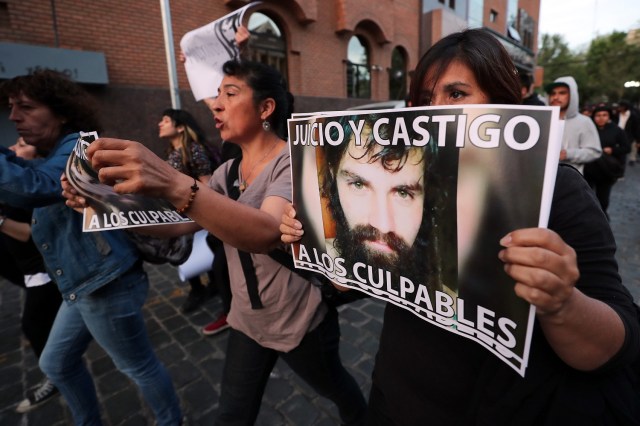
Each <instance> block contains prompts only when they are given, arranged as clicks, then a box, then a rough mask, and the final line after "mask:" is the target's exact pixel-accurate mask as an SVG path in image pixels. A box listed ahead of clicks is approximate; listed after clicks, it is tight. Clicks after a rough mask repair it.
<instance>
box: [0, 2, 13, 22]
mask: <svg viewBox="0 0 640 426" xmlns="http://www.w3.org/2000/svg"><path fill="white" fill-rule="evenodd" d="M10 27H11V21H10V20H9V6H8V5H7V2H6V1H0V28H10Z"/></svg>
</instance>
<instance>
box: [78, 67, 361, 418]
mask: <svg viewBox="0 0 640 426" xmlns="http://www.w3.org/2000/svg"><path fill="white" fill-rule="evenodd" d="M223 71H224V73H225V77H224V79H223V80H222V83H221V85H220V88H219V91H218V97H217V98H216V99H215V100H214V101H213V102H212V104H211V105H210V107H211V109H212V111H213V114H214V120H215V126H216V128H217V129H218V130H219V131H220V136H221V137H222V139H223V140H225V141H229V142H233V143H235V144H237V145H238V146H240V148H241V150H242V159H241V161H240V163H239V167H238V178H237V179H235V180H234V182H229V185H228V184H227V177H228V173H229V170H230V167H231V162H228V163H225V164H224V165H222V166H221V167H220V168H218V169H217V170H216V172H215V173H214V175H213V177H212V178H211V180H210V182H209V187H207V186H205V185H203V184H201V183H199V182H198V181H197V180H195V179H192V178H190V177H189V176H187V175H184V174H181V173H179V172H178V171H176V170H174V169H173V168H171V167H170V166H169V165H168V164H167V163H165V162H163V161H162V160H160V159H159V158H158V157H156V156H155V155H154V154H153V153H151V151H149V150H148V149H147V148H145V147H144V146H142V145H141V144H138V143H136V142H130V141H122V140H114V139H99V140H97V141H96V142H94V143H92V144H91V146H90V148H89V149H88V150H87V154H88V155H89V158H91V159H92V162H93V165H94V167H96V168H97V169H100V178H101V179H104V180H105V181H109V182H114V181H117V182H118V183H117V184H116V185H115V186H114V189H115V190H116V191H117V192H121V193H131V192H136V193H143V194H146V195H150V196H155V197H161V198H165V199H167V200H168V201H170V202H171V203H172V204H173V205H174V206H176V208H177V210H178V211H179V212H181V213H185V214H187V215H189V217H191V219H193V220H194V221H195V222H196V223H197V225H196V223H186V224H179V225H169V226H162V227H156V228H157V229H156V230H154V234H163V235H168V234H173V235H177V234H180V233H186V232H194V231H195V230H197V229H198V228H199V227H200V226H202V227H204V228H205V229H207V230H208V231H209V232H210V233H212V234H213V235H215V236H216V237H218V238H219V239H220V240H221V241H223V242H224V246H225V251H226V254H227V260H228V263H229V273H230V278H231V290H232V294H233V298H232V305H231V311H230V312H229V316H228V319H227V321H228V322H229V324H230V326H231V331H230V334H229V339H228V347H227V357H226V362H225V367H224V373H223V378H222V385H221V388H222V391H221V396H220V409H219V413H218V419H217V422H216V424H219V425H223V424H231V423H233V424H253V423H254V422H255V420H256V418H257V415H258V412H259V409H260V402H261V399H262V394H263V392H264V388H265V386H266V383H267V380H268V378H269V373H270V372H271V370H272V369H273V366H274V365H275V362H276V361H277V359H278V357H282V359H283V360H284V361H285V362H287V364H289V366H290V367H291V368H292V369H293V370H294V371H295V372H296V373H297V374H298V375H299V376H300V377H302V378H303V379H304V380H305V381H306V382H307V383H308V384H309V385H310V386H311V387H312V388H313V389H315V390H316V391H317V392H318V393H319V394H320V395H322V396H325V397H327V398H329V399H330V400H331V401H333V402H334V403H335V404H336V406H337V407H338V410H339V413H340V417H341V421H342V423H344V424H361V423H363V421H364V412H365V408H366V403H365V400H364V397H363V395H362V392H361V391H360V389H359V387H358V385H357V383H356V382H355V380H354V379H353V377H352V376H351V375H350V374H349V373H348V372H347V371H346V370H345V368H344V367H343V365H342V362H341V360H340V355H339V341H340V327H339V324H338V316H337V312H336V310H335V308H329V307H327V306H326V305H325V304H324V303H323V302H322V297H321V294H320V291H319V290H318V288H317V287H314V286H312V285H311V284H310V283H309V282H307V281H306V280H305V279H303V278H302V277H300V276H299V275H297V274H295V273H293V272H292V271H290V270H289V269H287V268H286V267H285V266H282V265H281V264H280V263H278V262H276V261H274V260H273V259H271V258H270V257H269V256H268V255H266V254H265V253H268V252H269V251H271V250H273V249H275V248H278V247H280V246H281V242H280V231H279V225H280V219H281V217H282V214H283V212H284V209H285V207H286V206H287V204H288V203H289V202H290V199H291V175H290V171H289V167H290V164H289V155H288V150H287V147H286V142H285V140H284V138H285V137H286V136H285V135H286V125H287V124H286V119H287V118H288V117H289V116H290V113H291V111H292V109H293V108H292V106H293V98H292V96H291V94H289V93H288V92H287V89H286V82H285V80H284V79H283V77H282V76H281V75H280V73H279V72H278V71H276V70H275V69H273V68H271V67H268V66H266V65H264V64H260V63H256V62H248V61H243V62H238V61H229V62H227V63H225V64H224V66H223ZM229 189H231V190H232V191H233V192H236V191H237V192H239V197H238V199H237V201H236V200H233V199H232V198H230V197H229V194H228V192H229ZM68 192H70V193H69V194H68V196H67V197H68V198H70V201H69V202H68V203H69V204H70V205H72V206H73V205H75V204H74V203H75V202H76V201H77V200H74V197H73V194H72V191H68ZM240 251H242V252H246V253H249V254H250V257H249V261H248V263H249V265H248V268H249V270H251V269H253V271H254V272H255V277H256V279H257V285H255V286H251V285H248V284H247V281H248V280H247V279H246V276H245V273H244V272H243V267H242V264H241V260H240V254H239V253H240ZM246 268H247V266H246V265H245V269H246ZM249 281H250V280H249Z"/></svg>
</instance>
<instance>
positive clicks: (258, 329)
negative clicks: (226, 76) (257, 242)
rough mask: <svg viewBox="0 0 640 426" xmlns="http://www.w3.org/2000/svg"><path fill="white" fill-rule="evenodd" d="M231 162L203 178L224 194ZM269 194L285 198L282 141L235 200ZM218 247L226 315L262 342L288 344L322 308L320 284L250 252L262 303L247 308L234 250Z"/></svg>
mask: <svg viewBox="0 0 640 426" xmlns="http://www.w3.org/2000/svg"><path fill="white" fill-rule="evenodd" d="M231 163H232V161H228V162H226V163H224V164H223V165H222V166H220V167H218V169H217V170H216V171H215V172H214V174H213V176H212V177H211V180H210V181H209V186H210V187H211V188H212V189H213V190H215V191H217V192H219V193H221V194H224V195H228V193H227V188H226V176H227V173H228V172H229V168H230V167H231ZM273 196H275V197H282V198H284V199H286V200H288V201H291V170H290V164H289V150H288V148H287V147H284V148H283V149H282V151H281V152H280V153H279V154H278V155H277V156H276V157H275V158H274V159H273V160H271V161H270V162H269V163H268V164H267V165H266V166H265V168H264V169H263V170H262V172H261V173H260V174H259V175H258V176H256V177H255V179H254V180H253V182H252V183H251V185H249V186H248V187H247V189H246V190H245V191H244V192H243V193H242V194H241V195H240V198H238V202H240V203H242V204H245V205H248V206H251V207H254V208H256V209H259V208H260V206H261V205H262V202H263V201H264V199H265V198H267V197H273ZM224 248H225V253H226V255H227V263H228V264H229V277H230V279H231V293H232V294H233V298H232V301H231V311H230V312H229V315H228V317H227V322H228V323H229V325H230V326H231V327H233V328H234V329H236V330H239V331H241V332H243V333H244V334H246V335H247V336H249V337H251V338H252V339H254V340H255V341H256V342H258V343H259V344H260V345H262V346H264V347H266V348H271V349H275V350H278V351H282V352H288V351H290V350H292V349H294V348H295V347H296V346H298V344H299V343H300V341H301V340H302V338H303V337H304V335H305V334H306V333H307V332H308V331H310V330H312V329H313V328H314V327H316V326H317V325H318V324H319V323H320V322H321V321H322V319H323V318H324V315H325V314H326V306H325V305H324V304H323V303H321V302H322V296H321V294H320V290H319V289H318V288H317V287H314V286H313V285H312V284H310V283H309V282H308V281H306V280H305V279H304V278H302V277H300V276H299V275H297V274H295V273H293V272H291V271H290V270H289V269H288V268H287V267H285V266H282V265H281V264H279V263H278V262H276V261H275V260H273V259H271V258H270V257H269V256H268V255H265V254H256V253H252V254H251V258H252V260H253V265H254V266H255V270H256V277H257V278H258V292H259V294H260V300H261V301H262V305H263V306H264V307H263V308H262V309H255V310H254V309H252V308H251V301H250V300H249V293H248V291H247V284H246V280H245V277H244V273H243V272H242V266H241V264H240V258H239V256H238V250H236V248H235V247H232V246H230V245H228V244H227V243H224Z"/></svg>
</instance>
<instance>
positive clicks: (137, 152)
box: [86, 138, 193, 201]
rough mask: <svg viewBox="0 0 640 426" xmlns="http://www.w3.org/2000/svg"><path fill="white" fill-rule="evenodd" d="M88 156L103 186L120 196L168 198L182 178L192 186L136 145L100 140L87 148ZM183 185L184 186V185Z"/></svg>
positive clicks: (180, 175) (133, 143)
mask: <svg viewBox="0 0 640 426" xmlns="http://www.w3.org/2000/svg"><path fill="white" fill-rule="evenodd" d="M86 153H87V157H88V158H89V160H90V161H91V165H92V166H93V168H94V169H96V170H97V171H98V177H99V178H100V181H101V182H102V183H106V184H107V185H113V190H114V191H115V192H117V193H119V194H143V195H147V196H150V197H159V198H167V199H169V200H170V201H171V195H172V191H173V190H174V189H175V188H178V187H179V185H178V183H180V182H181V179H183V180H185V182H187V186H189V185H190V183H189V182H191V183H193V179H191V178H189V177H188V176H186V175H182V174H181V173H180V172H178V171H177V170H175V169H174V168H173V167H171V165H169V163H167V162H166V161H164V160H163V159H161V158H160V157H158V156H157V155H156V154H154V153H153V152H152V151H151V150H150V149H149V148H147V147H145V146H144V145H142V144H141V143H139V142H134V141H127V140H121V139H109V138H100V139H97V140H96V141H95V142H93V143H92V144H91V145H89V147H88V148H87V151H86ZM183 186H184V185H183Z"/></svg>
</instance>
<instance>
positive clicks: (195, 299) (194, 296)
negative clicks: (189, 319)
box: [180, 291, 207, 314]
mask: <svg viewBox="0 0 640 426" xmlns="http://www.w3.org/2000/svg"><path fill="white" fill-rule="evenodd" d="M206 298H207V297H206V294H205V292H204V291H202V292H194V291H190V292H189V295H188V296H187V298H186V299H185V301H184V302H183V303H182V306H181V307H180V310H181V311H182V313H185V314H188V313H190V312H193V311H195V310H196V309H198V308H199V307H200V305H202V304H203V303H204V302H205V300H206Z"/></svg>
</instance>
